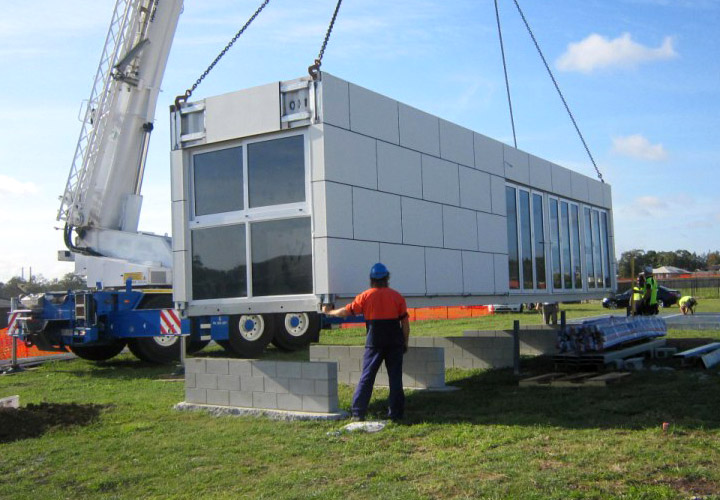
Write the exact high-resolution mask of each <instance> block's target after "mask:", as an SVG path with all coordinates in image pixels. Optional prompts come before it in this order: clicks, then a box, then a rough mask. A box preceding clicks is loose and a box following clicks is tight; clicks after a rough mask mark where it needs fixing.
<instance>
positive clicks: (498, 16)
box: [495, 0, 517, 149]
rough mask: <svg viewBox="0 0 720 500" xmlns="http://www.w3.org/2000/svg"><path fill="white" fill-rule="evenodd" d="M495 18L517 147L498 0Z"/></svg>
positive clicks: (514, 142) (496, 0)
mask: <svg viewBox="0 0 720 500" xmlns="http://www.w3.org/2000/svg"><path fill="white" fill-rule="evenodd" d="M495 19H497V27H498V38H499V39H500V53H501V54H502V62H503V71H504V72H505V89H506V90H507V99H508V106H509V107H510V126H511V127H512V133H513V144H515V149H517V136H516V135H515V116H514V115H513V107H512V99H511V98H510V80H509V79H508V72H507V63H506V62H505V44H504V43H503V37H502V29H501V28H500V10H499V9H498V0H495Z"/></svg>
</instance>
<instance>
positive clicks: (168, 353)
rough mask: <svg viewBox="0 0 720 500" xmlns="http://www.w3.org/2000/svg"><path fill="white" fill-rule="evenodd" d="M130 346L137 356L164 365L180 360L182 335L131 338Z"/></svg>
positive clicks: (142, 359)
mask: <svg viewBox="0 0 720 500" xmlns="http://www.w3.org/2000/svg"><path fill="white" fill-rule="evenodd" d="M128 348H129V349H130V352H132V353H133V354H134V355H135V357H136V358H138V359H139V360H141V361H145V362H147V363H155V364H160V365H164V364H170V363H179V362H180V337H179V336H177V335H163V336H160V337H141V338H136V339H130V340H128Z"/></svg>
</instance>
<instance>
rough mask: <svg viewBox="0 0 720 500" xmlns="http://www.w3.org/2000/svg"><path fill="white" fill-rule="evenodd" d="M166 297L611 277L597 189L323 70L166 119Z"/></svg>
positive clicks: (472, 294) (342, 294) (433, 298)
mask: <svg viewBox="0 0 720 500" xmlns="http://www.w3.org/2000/svg"><path fill="white" fill-rule="evenodd" d="M172 142H173V145H172V150H173V151H172V202H173V253H174V266H173V267H174V273H175V278H174V289H173V292H174V299H175V301H176V302H177V303H178V304H179V305H180V306H181V307H183V308H186V310H187V312H188V313H189V315H190V316H198V315H217V314H220V315H223V314H248V313H281V312H291V311H317V310H318V305H319V303H320V300H321V299H322V297H323V296H329V298H330V299H331V300H332V301H334V302H335V303H336V304H343V303H347V302H348V301H349V300H351V299H352V297H354V296H355V295H356V294H357V293H359V292H361V291H362V290H364V289H365V288H367V286H368V270H369V269H370V267H371V266H372V264H373V263H375V262H378V261H380V262H383V263H384V264H386V265H387V266H388V268H389V269H390V272H391V286H393V287H394V288H396V289H397V290H399V291H400V292H401V293H403V294H404V295H405V296H406V297H407V299H408V305H409V306H411V307H421V306H431V305H463V304H483V303H485V304H487V303H517V302H546V301H552V302H556V301H567V300H578V299H584V298H593V297H601V296H603V295H605V294H607V292H608V291H609V290H611V289H614V287H615V270H614V265H615V264H614V263H615V256H614V248H613V247H614V245H613V223H612V203H611V192H610V186H609V185H607V184H604V183H601V182H598V181H595V180H593V179H591V178H589V177H586V176H583V175H581V174H578V173H576V172H574V171H571V170H568V169H566V168H563V167H561V166H559V165H556V164H553V163H551V162H549V161H546V160H543V159H541V158H537V157H535V156H533V155H530V154H527V153H525V152H523V151H520V150H518V149H515V148H512V147H510V146H507V145H505V144H502V143H500V142H498V141H495V140H493V139H490V138H488V137H486V136H483V135H481V134H478V133H475V132H473V131H471V130H468V129H466V128H463V127H460V126H458V125H455V124H453V123H450V122H448V121H445V120H443V119H440V118H438V117H436V116H433V115H430V114H428V113H425V112H423V111H420V110H418V109H415V108H413V107H410V106H407V105H405V104H403V103H400V102H398V101H396V100H393V99H390V98H388V97H385V96H382V95H380V94H377V93H375V92H372V91H369V90H367V89H365V88H362V87H359V86H357V85H354V84H352V83H349V82H346V81H343V80H341V79H339V78H336V77H334V76H331V75H329V74H327V73H323V74H322V77H321V80H320V81H317V82H316V81H312V80H311V79H309V78H300V79H297V80H292V81H287V82H279V83H278V82H276V83H272V84H268V85H264V86H260V87H255V88H251V89H247V90H241V91H238V92H233V93H230V94H225V95H220V96H216V97H209V98H206V99H204V100H201V101H198V102H194V103H190V104H188V105H187V106H185V107H183V108H182V110H181V111H180V112H177V111H175V110H173V112H172Z"/></svg>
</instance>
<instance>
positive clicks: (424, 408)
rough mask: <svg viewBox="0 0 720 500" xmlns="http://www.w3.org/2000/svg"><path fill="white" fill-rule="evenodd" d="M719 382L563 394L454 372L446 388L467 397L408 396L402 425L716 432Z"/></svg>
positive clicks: (377, 405) (379, 403)
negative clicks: (667, 424) (666, 426)
mask: <svg viewBox="0 0 720 500" xmlns="http://www.w3.org/2000/svg"><path fill="white" fill-rule="evenodd" d="M523 371H524V373H523V376H522V378H524V377H530V376H533V375H539V374H542V373H548V372H551V371H553V370H552V364H551V361H550V360H549V359H548V358H534V359H530V360H523ZM719 375H720V374H719V373H718V371H717V370H712V371H700V370H696V369H682V370H676V371H672V372H668V371H650V370H645V371H641V372H635V373H633V374H632V375H631V376H630V377H628V379H627V381H625V382H621V383H619V384H617V385H613V386H609V387H598V388H591V387H578V388H568V389H565V388H555V387H527V388H524V387H523V388H521V387H519V386H518V378H517V377H515V376H514V375H513V373H512V370H511V369H504V370H488V371H484V372H480V371H472V372H468V371H461V370H449V372H448V376H447V379H448V383H449V384H450V385H453V386H456V387H459V388H460V389H461V390H459V391H455V392H430V391H416V392H412V393H407V395H406V420H405V422H404V423H406V424H409V425H411V424H415V423H421V422H428V423H471V424H479V425H483V424H492V425H520V426H535V425H540V426H556V427H563V428H569V429H598V428H600V429H645V428H660V426H661V425H662V422H670V423H672V425H673V426H682V427H685V428H689V429H699V428H703V429H718V428H720V412H718V403H717V402H718V401H720V383H719V382H720V377H719ZM382 394H383V395H386V394H387V392H386V391H385V392H384V393H382ZM385 404H386V403H385V401H384V400H383V399H381V398H378V399H376V400H375V401H374V402H373V404H372V405H371V408H370V413H371V414H373V415H377V416H382V415H384V413H385V408H386V406H385Z"/></svg>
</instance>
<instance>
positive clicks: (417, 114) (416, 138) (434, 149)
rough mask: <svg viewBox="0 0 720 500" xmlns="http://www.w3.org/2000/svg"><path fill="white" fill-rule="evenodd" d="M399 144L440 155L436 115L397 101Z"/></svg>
mask: <svg viewBox="0 0 720 500" xmlns="http://www.w3.org/2000/svg"><path fill="white" fill-rule="evenodd" d="M398 109H399V118H400V120H399V121H400V145H401V146H403V147H406V148H410V149H414V150H415V151H420V152H421V153H426V154H430V155H434V156H440V123H439V119H438V117H436V116H433V115H431V114H428V113H425V112H423V111H420V110H418V109H415V108H412V107H410V106H408V105H406V104H403V103H399V107H398Z"/></svg>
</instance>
